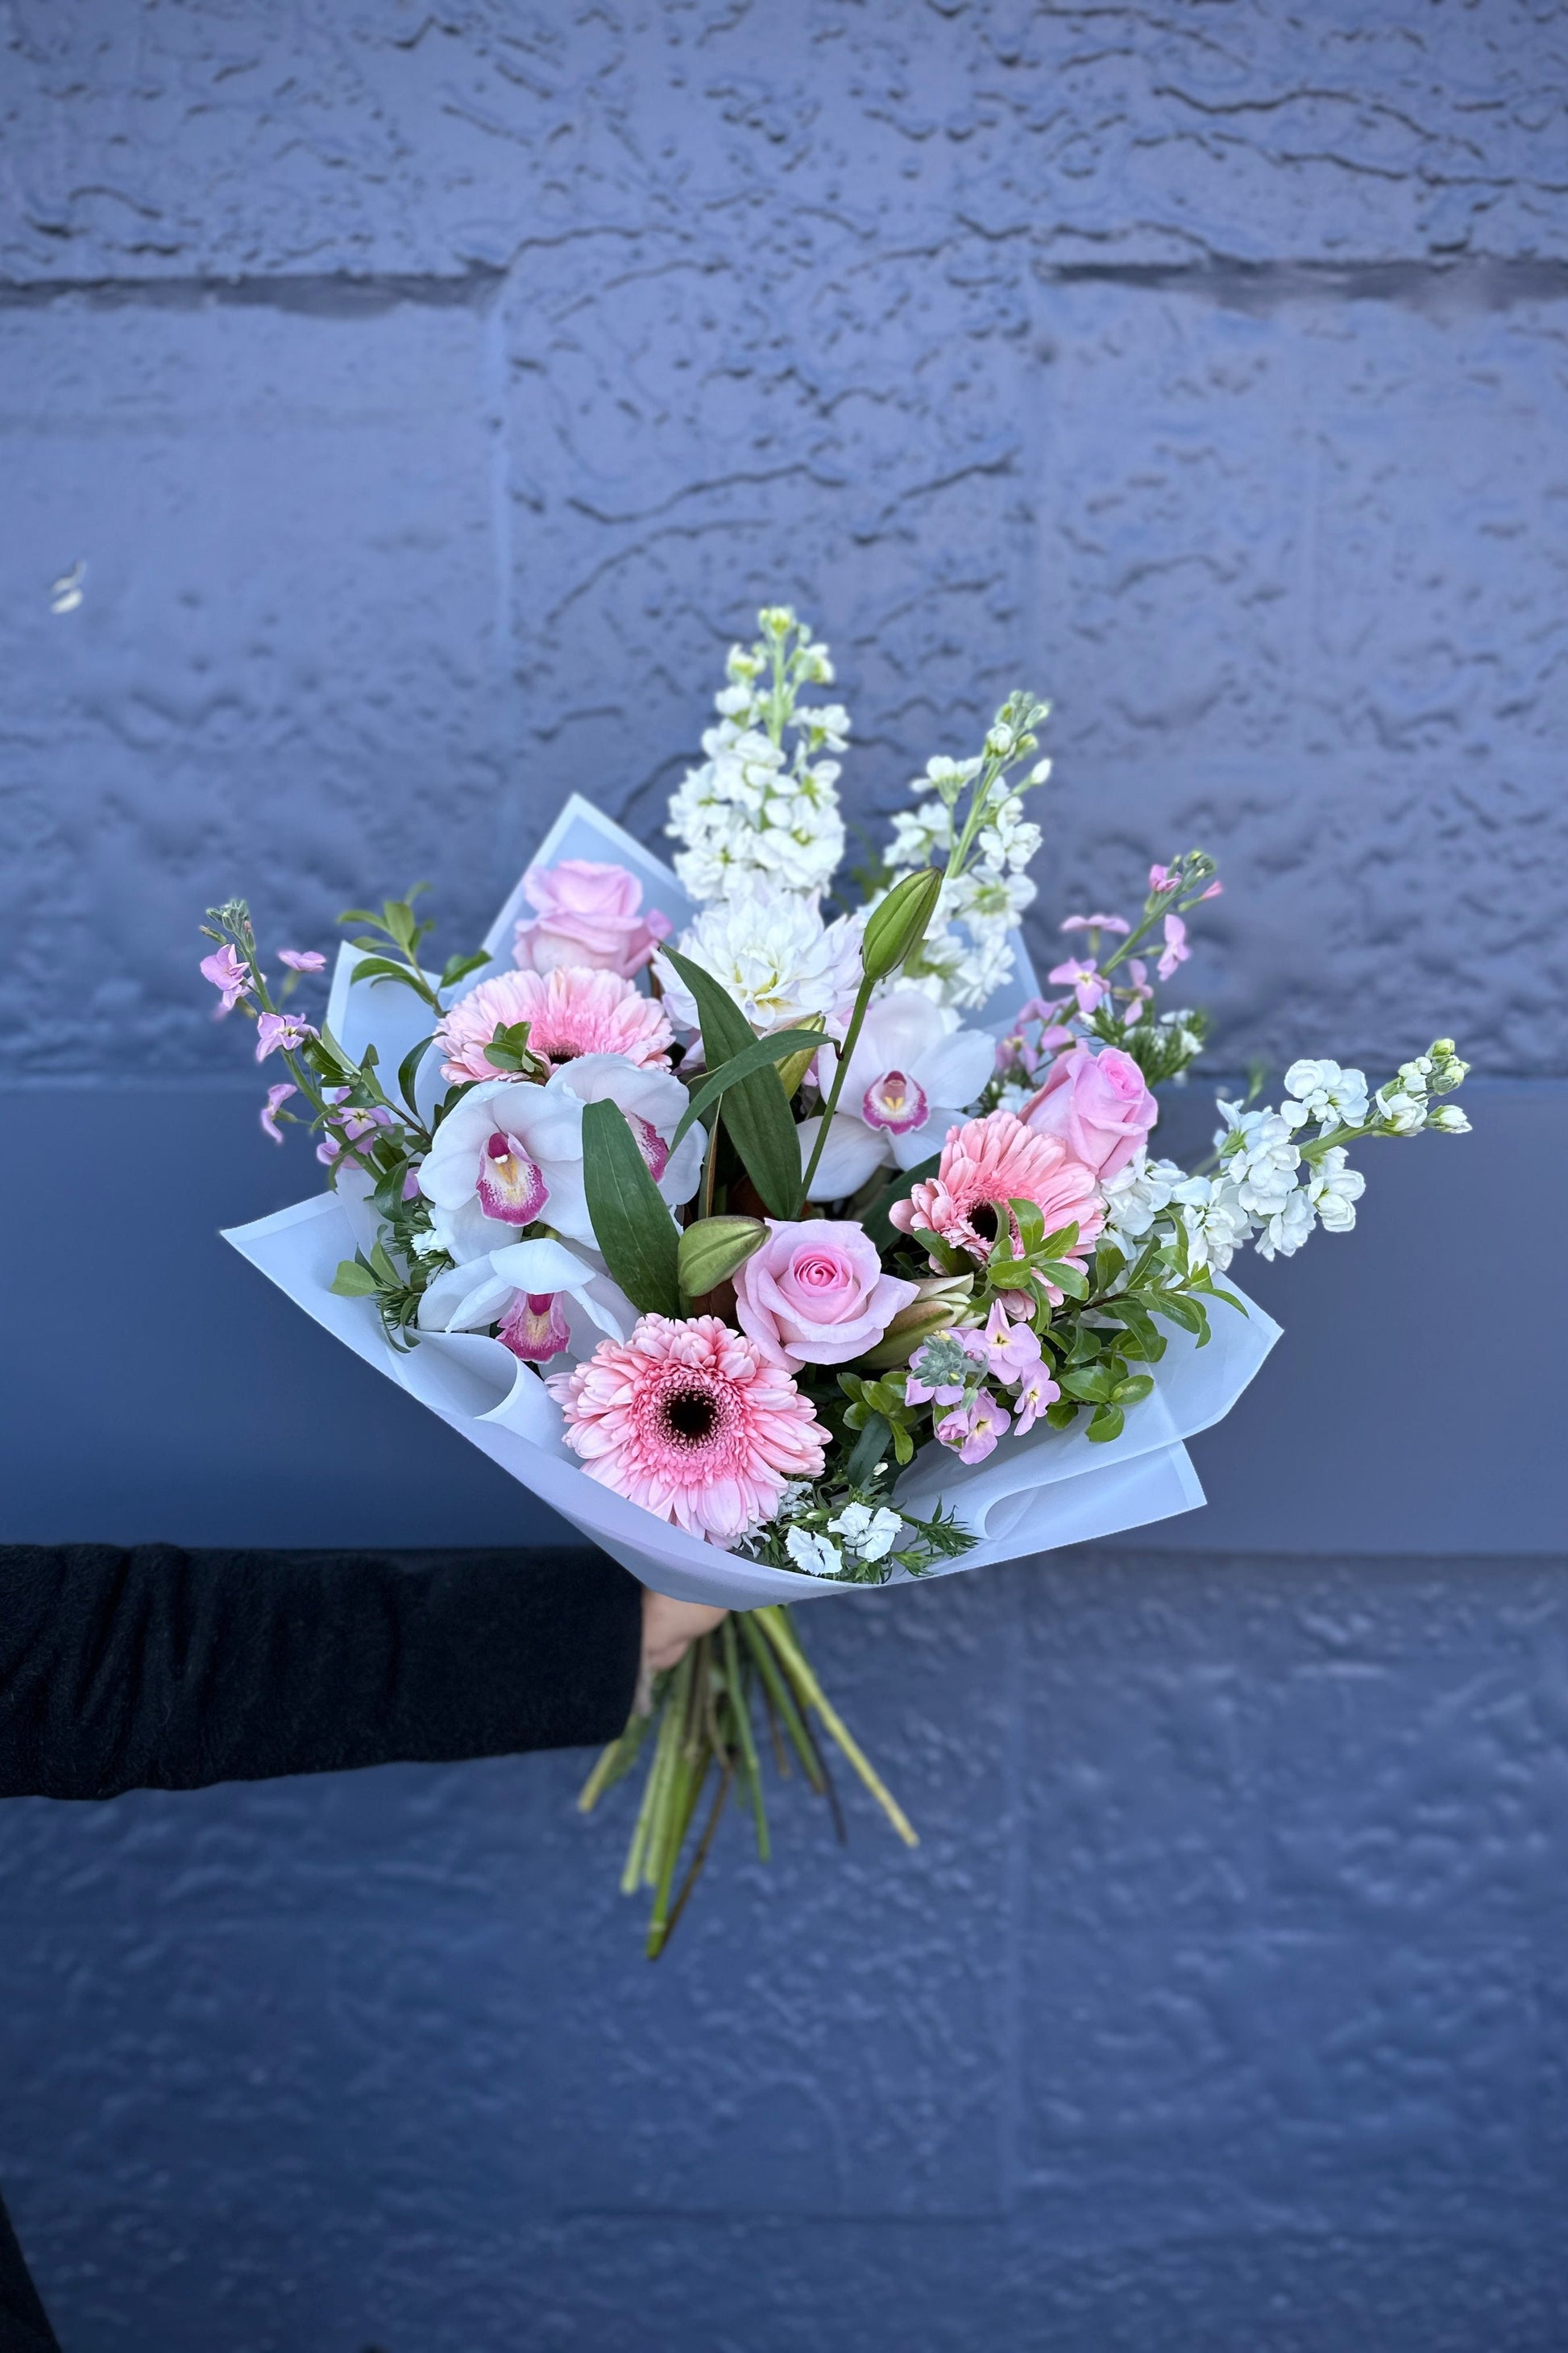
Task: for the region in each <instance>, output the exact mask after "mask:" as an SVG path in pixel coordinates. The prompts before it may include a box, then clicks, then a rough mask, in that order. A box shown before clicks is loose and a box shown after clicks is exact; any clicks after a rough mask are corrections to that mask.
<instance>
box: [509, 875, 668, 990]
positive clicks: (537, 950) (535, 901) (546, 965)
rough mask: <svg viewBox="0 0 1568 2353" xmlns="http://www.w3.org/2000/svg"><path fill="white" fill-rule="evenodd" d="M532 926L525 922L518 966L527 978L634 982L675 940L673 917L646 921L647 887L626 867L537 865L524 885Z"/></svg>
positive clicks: (515, 955) (650, 914) (516, 951)
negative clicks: (596, 976)
mask: <svg viewBox="0 0 1568 2353" xmlns="http://www.w3.org/2000/svg"><path fill="white" fill-rule="evenodd" d="M522 887H523V890H524V891H525V892H526V893H527V895H528V903H529V905H530V906H531V908H532V909H533V911H534V920H533V922H532V923H519V925H518V926H517V934H516V944H515V946H514V947H513V949H512V962H513V963H514V964H515V965H519V966H521V969H522V970H523V971H524V972H554V971H555V970H556V969H557V968H558V967H559V966H562V965H576V966H577V967H578V968H579V969H580V970H581V969H584V968H585V969H586V970H588V971H590V972H613V973H616V974H618V975H619V976H620V977H621V979H622V980H630V979H631V977H632V976H633V975H634V973H638V972H640V971H641V970H642V968H643V966H644V965H646V964H647V963H648V962H650V961H651V959H652V956H653V953H654V950H655V949H656V948H657V947H658V944H659V942H660V941H661V940H667V939H668V937H669V934H670V930H671V925H670V922H669V918H668V915H661V914H660V913H659V912H658V908H657V907H650V908H649V909H648V910H647V913H646V914H643V913H640V912H639V910H640V909H641V906H642V884H641V883H640V882H639V881H637V876H636V875H635V874H628V873H627V871H626V868H625V867H624V866H596V865H595V863H594V862H593V860H591V859H586V858H563V860H562V861H561V863H560V865H559V866H531V867H530V868H529V870H528V872H527V873H526V874H525V875H524V876H523V878H522Z"/></svg>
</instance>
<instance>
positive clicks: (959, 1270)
mask: <svg viewBox="0 0 1568 2353" xmlns="http://www.w3.org/2000/svg"><path fill="white" fill-rule="evenodd" d="M910 1241H912V1242H916V1243H918V1244H919V1246H920V1248H921V1250H924V1252H925V1254H926V1256H927V1257H928V1258H930V1259H934V1260H935V1261H936V1263H937V1265H938V1266H940V1267H941V1269H942V1272H943V1273H944V1274H969V1273H971V1272H972V1271H973V1266H974V1261H973V1259H972V1258H971V1257H969V1255H968V1254H967V1252H966V1251H964V1250H959V1249H957V1248H956V1247H955V1246H954V1245H953V1244H952V1242H944V1241H943V1240H942V1236H941V1235H940V1234H933V1233H930V1232H928V1231H927V1229H926V1228H925V1227H924V1226H911V1228H910Z"/></svg>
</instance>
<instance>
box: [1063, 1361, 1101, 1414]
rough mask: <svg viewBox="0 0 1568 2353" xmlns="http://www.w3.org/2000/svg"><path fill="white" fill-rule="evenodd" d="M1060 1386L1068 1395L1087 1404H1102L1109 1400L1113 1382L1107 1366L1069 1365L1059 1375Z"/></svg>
mask: <svg viewBox="0 0 1568 2353" xmlns="http://www.w3.org/2000/svg"><path fill="white" fill-rule="evenodd" d="M1061 1386H1062V1388H1064V1389H1065V1390H1066V1391H1067V1393H1068V1397H1075V1398H1083V1399H1084V1401H1085V1402H1086V1403H1087V1404H1089V1405H1104V1404H1107V1403H1108V1402H1109V1400H1110V1392H1111V1388H1112V1386H1113V1384H1112V1382H1111V1378H1110V1368H1109V1366H1105V1365H1084V1366H1079V1367H1077V1368H1074V1367H1072V1366H1069V1367H1068V1370H1067V1371H1066V1372H1064V1373H1063V1375H1062V1377H1061Z"/></svg>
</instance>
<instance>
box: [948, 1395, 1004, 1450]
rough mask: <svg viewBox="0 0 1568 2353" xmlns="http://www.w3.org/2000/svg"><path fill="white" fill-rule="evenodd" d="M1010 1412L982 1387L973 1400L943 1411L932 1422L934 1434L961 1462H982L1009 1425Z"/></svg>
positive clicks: (998, 1399)
mask: <svg viewBox="0 0 1568 2353" xmlns="http://www.w3.org/2000/svg"><path fill="white" fill-rule="evenodd" d="M1012 1421H1013V1417H1012V1415H1011V1414H1010V1413H1009V1412H1008V1410H1007V1409H1006V1407H1005V1405H1004V1404H1003V1403H1002V1401H1001V1399H1000V1398H994V1397H993V1396H992V1395H991V1394H990V1391H989V1390H987V1389H982V1390H981V1392H980V1395H979V1396H978V1397H977V1398H975V1400H974V1403H973V1405H972V1406H968V1407H960V1408H958V1409H956V1410H955V1411H953V1412H952V1413H950V1414H947V1415H945V1416H944V1417H943V1419H942V1420H941V1421H939V1422H938V1423H937V1425H936V1434H937V1436H938V1438H940V1439H941V1440H942V1444H943V1445H944V1446H951V1447H952V1450H953V1451H954V1452H955V1453H956V1455H957V1456H958V1459H959V1461H961V1462H984V1460H985V1457H986V1456H987V1455H988V1454H994V1452H995V1451H996V1441H997V1440H998V1439H999V1438H1002V1437H1005V1434H1006V1432H1007V1430H1009V1429H1010V1428H1011V1426H1012Z"/></svg>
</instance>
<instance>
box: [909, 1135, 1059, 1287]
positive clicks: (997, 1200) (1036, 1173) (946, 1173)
mask: <svg viewBox="0 0 1568 2353" xmlns="http://www.w3.org/2000/svg"><path fill="white" fill-rule="evenodd" d="M1014 1201H1032V1202H1033V1203H1034V1204H1035V1206H1036V1208H1037V1209H1038V1210H1039V1211H1040V1214H1041V1216H1042V1217H1043V1218H1044V1219H1045V1220H1046V1228H1047V1232H1050V1231H1055V1230H1058V1229H1060V1228H1062V1227H1064V1226H1068V1225H1075V1226H1076V1227H1077V1228H1078V1240H1077V1241H1076V1242H1075V1243H1074V1244H1073V1246H1072V1247H1071V1249H1069V1250H1068V1251H1067V1252H1066V1255H1067V1256H1068V1258H1070V1259H1074V1260H1079V1259H1081V1257H1082V1256H1083V1254H1084V1252H1085V1251H1086V1250H1088V1249H1089V1247H1090V1246H1091V1245H1092V1243H1093V1242H1094V1240H1096V1238H1097V1237H1098V1235H1099V1233H1100V1227H1101V1225H1102V1224H1103V1222H1104V1216H1105V1211H1104V1206H1103V1202H1102V1200H1101V1197H1100V1187H1099V1184H1098V1181H1097V1180H1096V1177H1095V1174H1094V1171H1093V1170H1092V1169H1091V1168H1088V1167H1086V1166H1084V1164H1083V1162H1082V1161H1081V1160H1077V1159H1075V1158H1074V1157H1073V1155H1072V1154H1071V1153H1069V1152H1068V1149H1067V1147H1066V1145H1063V1144H1062V1143H1061V1142H1060V1141H1059V1139H1058V1137H1056V1136H1054V1135H1037V1134H1035V1132H1034V1131H1033V1129H1031V1128H1027V1127H1026V1126H1025V1125H1024V1124H1023V1122H1022V1120H1019V1119H1016V1118H1015V1117H1014V1115H1013V1113H1011V1112H1008V1111H994V1112H992V1113H990V1114H989V1115H988V1116H987V1117H986V1118H984V1119H971V1120H966V1121H965V1122H964V1124H963V1126H962V1127H955V1128H952V1129H951V1130H950V1131H949V1133H948V1138H947V1141H946V1143H945V1144H944V1145H943V1146H942V1162H941V1165H940V1166H939V1167H938V1170H937V1173H936V1175H935V1176H930V1177H927V1178H926V1179H925V1180H924V1181H923V1182H922V1183H921V1184H919V1185H916V1186H914V1187H912V1188H911V1190H910V1198H909V1199H908V1200H906V1201H896V1202H895V1203H894V1205H893V1207H892V1208H890V1209H889V1212H888V1215H889V1218H890V1219H891V1220H892V1222H893V1224H894V1225H895V1226H897V1227H899V1228H900V1230H901V1231H903V1232H904V1233H906V1234H907V1233H911V1232H913V1231H914V1230H915V1229H917V1228H919V1229H923V1230H924V1231H926V1232H927V1233H933V1234H940V1235H941V1236H942V1240H943V1241H945V1242H949V1243H951V1244H952V1245H953V1247H954V1248H956V1249H958V1250H967V1251H968V1252H969V1254H970V1255H971V1256H972V1257H973V1258H977V1259H984V1258H986V1257H988V1256H989V1254H990V1252H991V1250H992V1248H993V1246H994V1243H995V1242H996V1241H997V1240H998V1239H999V1238H1000V1236H1001V1235H1002V1234H1003V1233H1004V1232H1010V1233H1011V1235H1012V1238H1013V1240H1014V1244H1015V1247H1016V1243H1017V1222H1018V1221H1017V1219H1016V1216H1015V1215H1014V1213H1013V1210H1012V1208H1011V1207H1010V1206H1009V1205H1010V1204H1011V1203H1012V1202H1014ZM1047 1290H1048V1291H1049V1292H1050V1295H1051V1297H1052V1299H1053V1301H1054V1300H1056V1299H1058V1297H1059V1294H1058V1293H1057V1292H1056V1290H1055V1289H1054V1287H1052V1286H1050V1285H1047Z"/></svg>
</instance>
